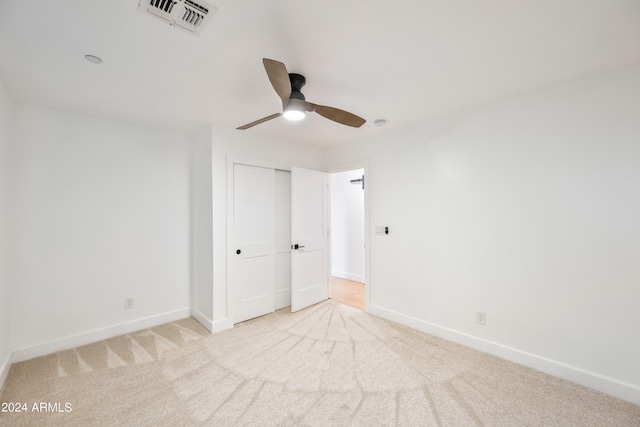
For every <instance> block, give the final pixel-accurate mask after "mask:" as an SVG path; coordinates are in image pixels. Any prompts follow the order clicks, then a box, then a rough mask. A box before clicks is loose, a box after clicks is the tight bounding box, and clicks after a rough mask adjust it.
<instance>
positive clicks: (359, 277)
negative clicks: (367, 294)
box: [331, 270, 364, 283]
mask: <svg viewBox="0 0 640 427" xmlns="http://www.w3.org/2000/svg"><path fill="white" fill-rule="evenodd" d="M331 275H332V276H333V277H339V278H341V279H347V280H352V281H354V282H360V283H364V279H363V277H362V275H361V274H353V273H349V272H346V271H338V270H331Z"/></svg>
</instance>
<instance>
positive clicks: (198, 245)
mask: <svg viewBox="0 0 640 427" xmlns="http://www.w3.org/2000/svg"><path fill="white" fill-rule="evenodd" d="M212 209H213V181H212V170H211V127H210V126H207V128H206V129H204V130H203V131H201V132H199V133H197V134H196V135H194V137H193V140H192V144H191V313H192V315H193V317H194V318H196V319H198V321H199V322H200V323H202V324H203V325H204V326H205V327H206V328H207V329H209V330H210V331H212V330H213V213H212Z"/></svg>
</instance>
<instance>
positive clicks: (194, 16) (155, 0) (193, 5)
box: [138, 0, 218, 35]
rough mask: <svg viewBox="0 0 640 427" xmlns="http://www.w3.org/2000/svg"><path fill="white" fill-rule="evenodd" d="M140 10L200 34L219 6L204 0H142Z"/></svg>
mask: <svg viewBox="0 0 640 427" xmlns="http://www.w3.org/2000/svg"><path fill="white" fill-rule="evenodd" d="M138 10H139V11H140V12H142V13H144V14H147V15H151V16H153V17H154V18H158V19H161V20H162V21H164V22H166V23H168V24H169V25H171V26H174V27H178V28H182V29H183V30H186V31H188V32H190V33H192V34H194V35H199V34H200V33H201V32H202V30H203V29H204V27H205V25H206V24H207V23H208V22H209V21H210V20H211V17H212V16H213V15H214V14H215V13H216V12H217V11H218V8H217V7H215V6H213V5H210V4H208V3H206V2H204V1H202V0H197V1H193V0H140V3H138Z"/></svg>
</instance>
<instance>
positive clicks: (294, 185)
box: [291, 168, 329, 311]
mask: <svg viewBox="0 0 640 427" xmlns="http://www.w3.org/2000/svg"><path fill="white" fill-rule="evenodd" d="M327 186H328V177H327V174H326V173H323V172H318V171H313V170H308V169H301V168H292V169H291V243H292V244H293V248H292V251H291V311H298V310H301V309H303V308H305V307H309V306H310V305H313V304H316V303H318V302H320V301H324V300H326V299H327V298H329V284H328V280H327V279H328V277H327V276H328V275H327V268H328V266H327V255H328V254H327V252H328V251H327V246H328V245H327V243H328V235H327V230H328V224H327V222H328V216H329V215H328V211H329V210H328V197H327V195H328V188H327Z"/></svg>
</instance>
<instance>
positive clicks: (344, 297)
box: [329, 276, 364, 310]
mask: <svg viewBox="0 0 640 427" xmlns="http://www.w3.org/2000/svg"><path fill="white" fill-rule="evenodd" d="M329 288H330V295H331V296H330V298H331V299H332V300H334V301H336V302H339V303H341V304H345V305H348V306H351V307H353V308H357V309H358V310H364V283H360V282H354V281H352V280H347V279H341V278H339V277H334V276H329Z"/></svg>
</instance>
